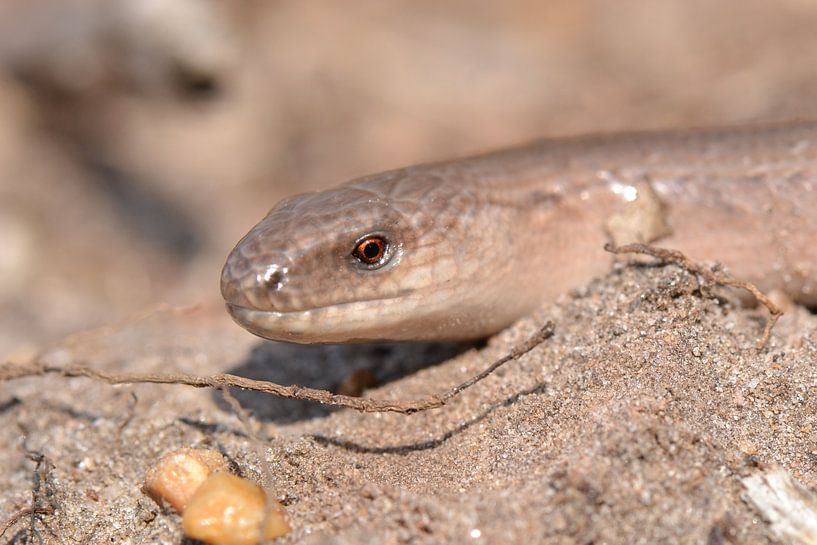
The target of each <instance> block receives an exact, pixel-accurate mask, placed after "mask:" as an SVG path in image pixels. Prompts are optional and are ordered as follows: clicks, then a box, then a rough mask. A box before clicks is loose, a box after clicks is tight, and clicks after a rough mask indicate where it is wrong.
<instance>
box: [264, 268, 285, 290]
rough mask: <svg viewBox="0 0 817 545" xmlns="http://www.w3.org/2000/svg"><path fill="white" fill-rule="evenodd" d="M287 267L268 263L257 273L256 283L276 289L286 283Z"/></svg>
mask: <svg viewBox="0 0 817 545" xmlns="http://www.w3.org/2000/svg"><path fill="white" fill-rule="evenodd" d="M286 273H287V267H281V266H279V265H270V266H269V267H267V268H266V270H265V271H264V272H263V273H259V275H258V284H259V285H261V286H264V287H266V288H267V289H269V290H273V291H278V290H280V289H281V288H283V287H284V284H286Z"/></svg>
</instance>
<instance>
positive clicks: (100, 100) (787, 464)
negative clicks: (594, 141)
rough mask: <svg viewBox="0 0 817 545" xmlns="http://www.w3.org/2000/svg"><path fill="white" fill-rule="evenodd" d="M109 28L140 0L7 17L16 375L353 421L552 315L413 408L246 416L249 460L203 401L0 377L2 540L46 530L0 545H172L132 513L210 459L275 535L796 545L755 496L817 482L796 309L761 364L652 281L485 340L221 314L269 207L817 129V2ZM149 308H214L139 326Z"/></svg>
mask: <svg viewBox="0 0 817 545" xmlns="http://www.w3.org/2000/svg"><path fill="white" fill-rule="evenodd" d="M102 4H106V5H109V6H110V5H114V4H116V5H120V6H127V5H128V2H127V1H126V0H117V1H116V2H113V1H110V2H108V1H105V2H101V1H100V0H70V1H69V0H59V1H57V0H36V1H35V0H9V1H8V2H5V3H3V4H2V6H0V15H2V16H1V17H0V119H2V120H3V122H2V123H0V361H21V360H23V359H25V358H26V357H29V356H30V355H31V354H33V353H37V352H43V353H46V354H47V357H48V358H49V360H50V361H53V362H56V363H67V362H72V361H80V362H84V363H87V364H89V365H93V366H94V367H97V368H100V369H106V370H110V371H114V370H128V371H137V372H149V371H162V372H168V371H172V370H175V371H182V372H188V373H200V374H204V373H217V372H224V371H228V372H233V373H236V374H241V375H246V376H250V377H254V378H265V379H269V380H274V381H277V382H281V383H297V384H303V385H308V386H313V387H319V388H330V389H334V388H337V387H338V385H339V384H341V383H343V381H344V380H346V379H348V377H349V376H350V375H351V374H352V373H353V372H354V371H355V370H358V369H370V370H371V372H372V373H373V374H374V375H375V376H376V378H377V380H378V382H379V384H380V385H381V386H380V387H379V388H377V389H375V390H372V391H369V392H367V393H366V395H367V396H370V397H374V396H377V397H389V398H394V399H405V398H410V397H420V396H425V395H427V394H429V393H433V392H438V391H440V390H441V389H442V388H444V387H447V386H449V385H453V384H456V383H458V382H460V381H461V380H463V379H464V378H466V377H467V376H469V375H471V374H473V373H474V372H476V371H477V370H479V369H481V368H482V367H483V366H484V365H486V364H487V363H489V362H490V361H492V360H493V359H494V358H496V357H497V356H499V355H501V354H503V353H505V352H507V351H508V350H509V349H510V348H511V347H512V346H514V345H515V344H516V343H517V342H519V341H520V340H522V339H524V338H526V336H527V335H528V334H529V333H530V332H531V331H533V330H534V329H535V327H536V325H537V324H541V323H542V322H543V321H544V320H546V319H553V320H554V322H555V323H556V334H555V336H554V337H553V338H552V339H550V340H549V341H547V342H546V343H545V344H544V345H542V346H541V347H539V348H537V349H536V350H534V351H533V352H531V353H530V354H528V355H527V356H525V357H524V358H523V359H522V360H520V361H518V362H514V363H511V364H509V365H508V366H507V367H506V368H504V369H503V370H501V371H500V372H498V373H497V374H495V375H494V376H492V377H490V378H488V379H487V380H485V381H484V382H482V383H480V384H479V385H477V386H476V387H474V388H473V389H471V390H468V391H467V392H466V393H465V394H464V395H462V396H461V397H460V398H458V399H456V400H455V401H453V402H452V403H451V404H450V406H448V407H446V408H444V409H441V410H436V411H432V412H428V413H421V414H416V415H413V416H398V415H371V414H368V415H364V414H358V413H355V412H352V411H347V410H330V409H327V408H325V407H321V406H317V405H314V404H309V403H301V402H291V401H282V400H274V399H270V398H268V397H263V396H259V395H255V394H247V393H240V394H238V398H239V399H240V400H241V402H242V403H243V405H244V406H245V407H247V408H248V409H250V410H251V411H252V412H253V414H254V415H255V421H256V424H257V425H258V427H259V431H258V433H259V434H260V435H261V436H262V437H263V438H264V443H263V445H262V446H259V445H257V444H256V443H254V442H253V441H251V440H250V439H249V438H248V435H247V430H245V429H244V427H243V426H242V424H241V423H240V422H239V420H238V419H237V418H236V417H235V415H234V414H233V413H232V412H231V411H230V410H229V409H228V407H227V405H226V404H225V403H224V402H223V400H222V399H221V398H220V396H219V394H217V393H214V392H210V391H206V390H194V389H191V388H186V387H181V386H122V387H116V388H114V387H110V386H106V385H102V384H98V383H94V382H91V381H89V380H85V379H71V380H68V379H62V378H58V377H53V376H52V377H47V378H37V379H25V380H19V381H14V382H10V383H6V384H0V523H2V521H3V520H5V519H7V518H8V517H9V516H11V514H12V513H14V512H16V511H17V510H19V509H20V508H23V507H25V506H27V505H30V504H31V501H32V491H33V490H35V489H36V490H38V492H37V493H36V495H37V497H38V498H39V501H41V502H45V503H53V505H54V506H57V507H58V508H59V509H58V511H57V512H56V514H54V515H51V516H43V517H41V518H39V519H38V520H37V521H36V524H35V525H34V529H35V530H36V536H34V537H32V538H31V539H29V533H28V532H29V530H30V528H31V526H30V522H29V521H28V520H26V521H21V522H20V523H18V524H17V525H15V526H13V527H12V528H10V529H9V530H8V532H7V533H6V535H5V536H4V537H3V538H1V539H0V543H5V542H10V543H31V542H34V543H36V542H37V536H39V538H40V539H41V541H42V542H43V543H59V544H63V543H134V544H135V543H173V544H177V543H182V542H183V539H182V537H181V535H180V526H179V519H178V517H177V516H175V515H172V514H169V513H165V512H163V511H162V510H161V509H159V508H158V507H157V505H156V504H155V503H153V502H152V501H151V500H150V499H149V498H148V497H147V496H145V495H144V493H142V491H141V490H140V486H141V482H142V480H143V478H144V473H145V471H146V469H147V468H148V467H149V466H150V464H152V463H153V462H154V461H155V460H156V459H157V458H158V457H159V456H161V455H162V454H163V453H165V452H168V451H171V450H173V449H175V448H177V447H182V446H210V447H213V448H218V449H221V450H222V451H223V452H225V453H226V454H227V455H229V456H230V458H231V459H232V460H233V461H234V463H235V466H236V467H237V468H238V470H240V472H241V473H242V474H244V475H246V476H248V477H250V478H252V479H255V480H257V481H259V482H262V483H264V484H265V485H268V486H269V487H270V488H271V489H272V490H275V491H276V494H278V496H279V498H280V499H281V500H282V501H283V502H284V503H285V504H286V505H287V508H288V511H289V514H290V517H291V521H292V525H293V528H294V530H293V534H292V535H291V536H289V537H288V538H286V539H285V540H284V542H291V543H296V542H299V543H300V542H310V541H311V542H312V543H412V542H417V543H475V544H477V543H531V542H542V543H585V544H589V543H594V544H601V543H611V544H612V543H709V544H712V545H715V544H721V543H735V544H737V543H772V542H773V543H785V542H787V541H790V540H788V539H787V538H781V537H775V536H779V534H774V533H773V532H775V530H772V529H771V526H770V525H769V524H768V523H767V521H766V517H765V516H761V514H760V513H759V512H758V511H757V510H756V508H755V507H753V504H752V503H751V502H748V501H746V500H745V497H746V493H747V492H746V490H745V486H744V485H743V484H742V482H743V481H742V479H743V478H744V477H746V476H748V475H751V474H766V472H768V471H770V470H771V468H772V466H773V465H777V466H779V467H781V468H783V469H784V470H785V471H787V472H788V473H789V474H791V475H792V476H793V477H794V478H796V479H797V480H798V481H799V482H800V483H802V484H803V485H805V486H807V487H811V488H812V489H813V488H814V487H815V477H816V472H817V468H815V463H817V445H815V426H816V425H817V424H816V423H815V418H817V417H816V416H815V415H817V411H815V401H814V396H813V392H814V390H815V387H817V377H815V373H817V370H815V367H814V361H815V350H816V349H817V348H815V342H817V336H816V334H815V324H816V323H817V322H815V319H816V318H815V316H814V315H812V314H810V313H809V312H808V311H806V310H803V309H797V308H793V309H790V310H789V311H788V312H787V314H786V316H785V317H784V318H783V320H782V321H781V322H780V324H779V325H778V327H777V328H776V329H775V334H774V336H773V339H772V343H771V344H770V346H769V348H768V349H767V350H766V351H765V352H763V353H760V354H757V353H756V352H755V351H754V349H753V346H754V342H755V340H756V339H757V337H758V335H759V334H760V331H761V329H762V326H763V320H764V315H763V313H762V312H761V311H758V310H743V309H739V308H735V307H733V306H732V305H731V304H729V303H728V301H719V300H716V299H712V298H708V297H702V296H701V295H700V294H699V293H697V292H695V287H696V283H695V282H694V281H693V280H692V279H690V278H689V277H688V276H687V275H685V274H683V273H682V272H680V271H678V270H677V269H674V268H658V269H650V268H646V269H645V268H637V269H626V270H623V271H615V272H614V273H612V274H611V276H609V277H607V278H606V279H603V280H600V281H599V282H598V283H595V284H593V285H591V286H588V287H585V288H583V289H581V290H580V291H578V292H576V293H575V294H572V295H566V296H565V297H564V298H563V299H561V300H560V301H559V302H558V303H557V304H555V305H549V306H547V307H546V308H544V309H543V311H542V312H541V313H540V314H539V315H537V316H536V317H532V318H530V319H528V320H525V321H523V322H521V323H520V324H518V325H517V326H515V327H514V328H512V329H510V330H508V331H505V332H502V333H501V334H499V335H498V336H496V337H494V338H492V339H489V340H488V341H487V344H483V345H475V346H462V345H458V346H452V345H413V344H409V345H367V346H351V347H337V346H334V347H333V346H327V347H297V346H286V345H280V344H273V343H263V342H261V341H259V340H258V339H256V338H254V337H252V336H250V335H249V334H247V333H246V332H244V331H242V330H241V329H240V328H238V327H237V326H235V325H234V324H233V323H232V322H230V320H229V318H228V317H227V316H226V313H225V312H224V310H223V309H222V307H221V303H220V297H219V294H218V289H217V282H218V276H219V271H220V267H221V264H222V262H223V259H224V256H225V255H226V254H227V252H228V251H229V249H230V248H231V247H232V245H233V244H234V243H235V241H236V240H237V239H238V238H239V237H240V236H241V235H243V233H244V232H245V231H246V230H247V229H248V228H249V227H250V226H251V225H252V224H253V223H255V221H257V220H258V219H259V218H260V217H261V216H262V215H263V213H264V212H265V211H266V210H267V209H268V208H269V207H270V206H271V205H272V204H273V203H274V202H276V201H277V200H278V199H279V198H281V197H282V196H284V195H289V194H291V193H294V192H298V191H305V190H312V189H319V188H322V187H327V186H331V185H334V184H336V183H338V182H341V181H344V180H346V179H348V178H350V177H352V176H357V175H363V174H368V173H371V172H373V171H377V170H380V169H385V168H392V167H396V166H400V165H406V164H410V163H415V162H419V161H429V160H435V159H442V158H448V157H451V156H456V155H462V154H466V153H471V152H476V151H481V150H485V149H491V148H495V147H498V146H505V145H509V144H513V143H517V142H521V141H525V140H528V139H531V138H535V137H540V136H547V135H565V134H575V133H579V132H587V131H598V130H611V129H635V128H650V127H656V128H658V127H660V128H666V127H674V126H692V125H716V124H724V123H734V122H746V121H765V120H780V119H792V118H814V117H817V101H815V100H814V96H815V95H816V94H817V72H816V71H815V70H814V58H815V53H817V33H815V32H814V29H815V28H817V26H815V25H817V9H815V7H814V6H813V5H812V4H811V3H809V2H804V1H803V0H780V1H776V2H768V1H766V0H722V1H719V2H710V1H708V0H689V1H685V2H655V1H653V0H634V1H632V2H610V1H608V0H554V1H549V2H544V3H543V2H538V1H534V0H509V1H507V2H491V1H484V2H483V1H473V0H447V1H445V2H443V1H440V0H418V1H413V2H400V1H396V0H394V1H392V0H389V1H384V0H361V1H359V2H352V3H347V2H344V3H338V2H330V1H322V0H316V1H314V2H313V1H310V2H299V1H297V0H296V1H281V2H266V1H258V0H242V1H240V2H230V3H226V2H217V1H215V0H201V1H199V0H195V1H193V2H187V1H183V0H179V1H178V2H174V3H173V5H174V6H191V5H196V6H199V7H198V8H192V9H194V10H199V11H195V14H197V16H196V17H197V18H196V19H195V20H196V21H197V22H198V23H197V24H195V25H192V24H189V22H190V21H191V20H193V19H191V18H190V17H189V14H185V12H184V11H176V12H174V13H167V14H162V12H161V11H160V12H158V13H159V15H158V16H157V14H156V12H153V13H152V15H151V13H146V12H142V13H141V15H139V16H140V17H143V19H140V21H141V24H145V25H147V26H140V27H133V28H139V29H144V31H139V32H130V33H125V34H126V36H120V38H121V40H120V41H119V42H117V47H110V45H111V44H110V43H107V42H105V41H104V40H102V41H100V36H110V35H117V33H121V32H122V28H123V27H121V26H120V27H116V24H119V23H117V21H119V22H121V21H123V20H124V21H127V19H116V18H114V19H106V18H105V15H106V14H107V13H108V12H107V11H106V10H105V9H100V6H101V5H102ZM130 5H131V6H136V5H137V4H136V3H131V4H130ZM138 5H142V6H153V7H154V8H156V7H157V6H162V5H168V4H167V3H162V2H140V3H139V4H138ZM54 6H60V10H61V11H59V16H56V15H55V13H56V12H54V11H53V10H54V9H55V8H54ZM201 6H209V8H205V9H210V8H212V9H213V10H214V11H212V13H210V12H207V13H210V16H209V18H208V16H207V13H205V12H201V11H200V8H201ZM179 9H180V10H182V9H183V8H179ZM127 13H131V12H127ZM120 15H121V14H120ZM131 16H136V15H133V13H131ZM144 17H147V19H144ZM150 17H153V19H151V18H150ZM157 17H158V19H157ZM149 21H153V23H156V24H152V25H151V24H148V22H149ZM158 23H160V24H158ZM106 25H107V26H106ZM110 25H114V26H113V27H111V26H110ZM126 26H127V25H126ZM100 29H102V30H104V32H100V31H99V30H100ZM89 30H93V31H94V32H89ZM202 30H203V32H202ZM169 37H170V38H172V39H169ZM182 61H183V62H182ZM180 63H181V64H180ZM185 63H187V64H185ZM190 63H193V64H194V65H195V66H198V67H199V69H201V70H202V71H201V72H195V71H193V72H191V70H190V67H191V66H192V65H191V64H190ZM196 63H198V64H196ZM208 63H209V64H208ZM180 66H182V67H183V68H185V70H184V71H182V73H181V74H180V73H179V72H178V70H177V69H178V68H179V67H180ZM174 70H175V71H174ZM180 75H181V76H184V78H182V79H184V81H183V82H181V83H182V85H180V81H179V77H180ZM204 76H206V77H204ZM191 77H192V79H191ZM208 78H211V79H208ZM602 258H606V257H602ZM160 301H167V302H170V303H172V304H173V305H178V306H180V307H183V308H187V306H188V305H193V306H195V308H196V310H186V311H167V310H165V311H155V312H152V313H150V312H149V313H147V315H146V316H145V317H144V318H143V319H140V320H135V319H134V318H133V316H134V314H140V315H141V314H143V313H144V309H145V308H152V307H155V305H156V304H157V302H160ZM109 324H114V326H109ZM117 324H118V325H117ZM100 327H101V328H102V329H95V328H100ZM85 330H90V331H91V333H88V334H79V335H75V336H71V334H73V333H75V332H77V331H85ZM66 335H68V336H69V337H67V338H66ZM26 449H29V450H32V451H37V452H39V453H41V454H43V455H44V456H45V457H46V459H47V461H48V464H46V465H43V466H41V470H42V471H40V472H35V463H34V462H33V461H31V460H30V459H29V458H28V457H27V456H26V454H25V451H26ZM47 467H51V468H52V469H51V470H49V471H46V470H45V469H46V468H47ZM36 479H39V481H40V485H38V486H35V484H34V482H35V480H36ZM32 540H33V541H32Z"/></svg>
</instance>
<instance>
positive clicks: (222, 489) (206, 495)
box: [182, 472, 290, 545]
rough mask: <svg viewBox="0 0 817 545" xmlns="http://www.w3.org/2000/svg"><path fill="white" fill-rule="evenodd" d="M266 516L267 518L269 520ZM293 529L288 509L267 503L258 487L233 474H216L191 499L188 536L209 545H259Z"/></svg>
mask: <svg viewBox="0 0 817 545" xmlns="http://www.w3.org/2000/svg"><path fill="white" fill-rule="evenodd" d="M265 514H266V517H265ZM262 525H263V527H264V528H263V539H265V540H266V539H274V538H276V537H280V536H283V535H285V534H287V533H288V532H289V530H290V528H289V524H288V523H287V521H286V517H285V514H284V508H283V507H282V506H281V505H280V504H279V503H278V502H276V501H273V500H270V501H268V500H267V497H266V494H265V493H264V490H263V489H262V488H261V487H260V486H258V485H257V484H255V483H253V482H251V481H248V480H247V479H242V478H241V477H237V476H235V475H232V474H230V473H226V472H220V473H214V474H213V475H211V476H210V477H208V478H207V480H206V481H205V482H204V483H203V484H202V485H201V486H199V488H198V490H196V492H195V493H194V494H193V497H191V498H190V501H189V502H188V504H187V508H186V509H185V511H184V514H183V516H182V526H183V527H184V533H185V534H186V535H187V536H188V537H192V538H193V539H198V540H200V541H203V542H205V543H208V544H209V545H256V544H257V543H259V542H260V541H261V539H262V531H261V527H262Z"/></svg>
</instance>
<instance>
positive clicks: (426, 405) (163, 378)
mask: <svg viewBox="0 0 817 545" xmlns="http://www.w3.org/2000/svg"><path fill="white" fill-rule="evenodd" d="M553 331H554V325H553V322H547V323H546V324H545V325H543V326H542V327H541V328H539V330H538V331H537V332H536V333H534V334H533V335H532V336H531V337H530V338H529V339H528V340H526V341H525V342H523V343H521V344H520V345H519V346H517V347H516V348H514V349H513V350H511V351H510V352H509V353H508V354H506V355H505V356H502V357H501V358H499V359H498V360H496V361H495V362H494V363H492V364H491V365H489V366H488V367H487V368H486V369H485V370H484V371H482V372H481V373H479V374H477V375H475V376H473V377H471V378H469V379H468V380H466V381H465V382H463V383H461V384H459V385H457V386H454V387H453V388H451V389H449V390H448V391H447V392H444V393H442V394H437V395H432V396H428V397H425V398H422V399H410V400H403V401H400V400H390V399H364V398H358V397H352V396H346V395H338V394H333V393H332V392H328V391H326V390H317V389H315V388H305V387H303V386H297V385H293V386H284V385H281V384H276V383H274V382H269V381H264V380H252V379H248V378H244V377H240V376H237V375H230V374H226V373H219V374H215V375H209V376H200V375H189V374H183V373H168V374H152V373H109V372H105V371H101V370H98V369H94V368H92V367H90V366H87V365H81V364H68V365H52V364H49V363H47V362H45V361H42V358H41V357H38V358H34V359H33V360H31V361H29V362H26V363H22V364H20V363H4V364H0V382H5V381H9V380H14V379H19V378H24V377H33V376H41V375H46V374H60V375H63V376H65V377H70V378H73V377H86V378H92V379H95V380H99V381H102V382H107V383H108V384H143V383H152V384H183V385H187V386H193V387H196V388H220V389H224V388H227V387H234V388H240V389H243V390H251V391H255V392H262V393H267V394H272V395H275V396H279V397H284V398H289V399H305V400H309V401H316V402H318V403H324V404H327V405H335V406H338V407H347V408H350V409H356V410H358V411H362V412H367V413H368V412H396V413H402V414H411V413H416V412H418V411H427V410H429V409H437V408H440V407H442V406H443V405H445V404H446V403H448V401H450V400H451V399H452V398H454V397H455V396H457V395H459V394H460V393H462V391H463V390H465V389H467V388H470V387H471V386H473V385H474V384H476V383H477V382H479V381H481V380H483V379H484V378H486V377H487V376H488V375H490V374H491V373H493V372H494V371H496V370H497V369H498V368H500V367H501V366H503V365H505V364H506V363H508V362H509V361H512V360H516V359H518V358H520V357H522V356H524V355H525V354H527V353H528V352H530V351H531V350H533V349H534V348H535V347H537V346H539V345H540V344H541V343H542V342H544V341H545V340H547V339H549V338H550V337H552V336H553Z"/></svg>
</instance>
